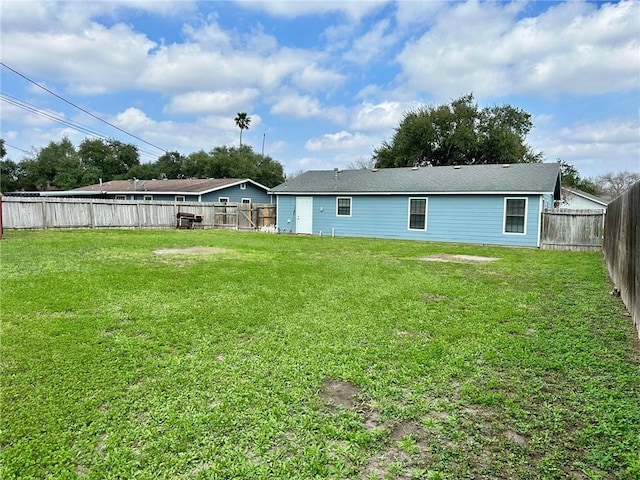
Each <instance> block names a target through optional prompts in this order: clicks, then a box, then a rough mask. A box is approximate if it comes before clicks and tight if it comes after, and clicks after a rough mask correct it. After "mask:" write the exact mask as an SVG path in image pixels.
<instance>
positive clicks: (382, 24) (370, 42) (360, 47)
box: [344, 19, 399, 65]
mask: <svg viewBox="0 0 640 480" xmlns="http://www.w3.org/2000/svg"><path fill="white" fill-rule="evenodd" d="M390 26H391V22H390V21H389V19H384V20H381V21H379V22H378V23H376V24H375V25H373V27H372V28H371V29H370V30H369V31H367V32H366V33H365V34H364V35H362V36H361V37H359V38H357V39H355V40H354V41H353V45H352V47H351V50H350V51H348V52H347V53H345V55H344V57H345V59H347V60H349V61H351V62H354V63H358V64H361V65H366V64H368V63H371V61H372V60H374V59H378V58H379V57H381V56H382V55H383V54H384V53H385V52H386V51H387V50H388V49H389V48H390V47H391V46H393V45H394V44H395V43H396V42H397V41H398V39H399V36H398V35H397V34H395V33H390V32H389V30H390Z"/></svg>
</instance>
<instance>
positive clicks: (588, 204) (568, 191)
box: [558, 187, 607, 211]
mask: <svg viewBox="0 0 640 480" xmlns="http://www.w3.org/2000/svg"><path fill="white" fill-rule="evenodd" d="M558 208H560V209H567V208H572V209H577V210H604V211H606V210H607V202H606V200H603V199H602V198H599V197H596V196H595V195H591V194H589V193H586V192H583V191H582V190H578V189H575V188H569V187H562V201H561V202H560V204H559V205H558Z"/></svg>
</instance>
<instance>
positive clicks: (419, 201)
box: [409, 198, 427, 231]
mask: <svg viewBox="0 0 640 480" xmlns="http://www.w3.org/2000/svg"><path fill="white" fill-rule="evenodd" d="M426 229H427V199H426V198H410V199H409V230H423V231H424V230H426Z"/></svg>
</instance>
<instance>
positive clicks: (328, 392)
mask: <svg viewBox="0 0 640 480" xmlns="http://www.w3.org/2000/svg"><path fill="white" fill-rule="evenodd" d="M358 393H360V388H358V387H357V386H356V385H354V384H353V383H350V382H345V381H343V380H335V379H331V378H328V379H326V380H325V381H324V382H322V391H321V392H320V398H321V399H322V400H323V401H324V402H325V403H326V404H328V405H331V406H333V407H335V408H340V407H342V408H347V409H353V408H355V407H356V405H358V403H359V402H358V399H357V395H358Z"/></svg>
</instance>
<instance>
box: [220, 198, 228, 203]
mask: <svg viewBox="0 0 640 480" xmlns="http://www.w3.org/2000/svg"><path fill="white" fill-rule="evenodd" d="M218 201H219V202H220V203H229V197H218Z"/></svg>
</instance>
